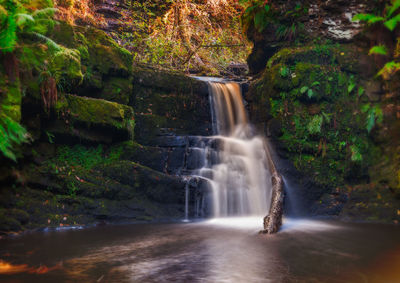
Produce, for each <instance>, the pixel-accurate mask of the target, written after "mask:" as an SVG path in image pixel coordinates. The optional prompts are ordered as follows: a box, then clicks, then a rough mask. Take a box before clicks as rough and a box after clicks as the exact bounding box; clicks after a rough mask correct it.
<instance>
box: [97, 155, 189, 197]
mask: <svg viewBox="0 0 400 283" xmlns="http://www.w3.org/2000/svg"><path fill="white" fill-rule="evenodd" d="M98 169H99V170H101V171H102V172H103V174H104V176H107V177H109V178H111V179H113V180H117V181H118V182H120V183H122V184H126V185H129V186H132V187H136V188H138V189H139V190H140V191H141V192H143V193H144V194H145V195H146V196H147V197H148V198H149V199H151V200H154V201H157V202H160V203H177V204H178V203H183V196H184V188H185V182H184V181H183V180H182V179H181V178H179V177H175V176H170V175H166V174H162V173H160V172H158V171H155V170H152V169H150V168H148V167H145V166H142V165H140V164H137V163H135V162H131V161H119V162H114V163H112V164H109V165H104V166H101V167H99V168H98Z"/></svg>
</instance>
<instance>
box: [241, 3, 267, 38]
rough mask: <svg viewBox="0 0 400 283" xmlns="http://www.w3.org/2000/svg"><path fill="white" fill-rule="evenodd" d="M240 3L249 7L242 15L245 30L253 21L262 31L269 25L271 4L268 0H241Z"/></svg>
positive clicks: (257, 28)
mask: <svg viewBox="0 0 400 283" xmlns="http://www.w3.org/2000/svg"><path fill="white" fill-rule="evenodd" d="M239 3H240V4H242V5H245V4H246V5H247V8H246V9H245V11H244V12H243V15H242V25H243V28H244V30H247V29H248V28H249V26H250V25H251V24H252V23H253V24H254V27H255V28H256V30H257V31H258V32H262V31H263V30H264V29H265V28H266V27H267V25H268V17H269V13H270V10H271V6H270V5H268V4H267V1H263V0H252V1H246V0H240V1H239Z"/></svg>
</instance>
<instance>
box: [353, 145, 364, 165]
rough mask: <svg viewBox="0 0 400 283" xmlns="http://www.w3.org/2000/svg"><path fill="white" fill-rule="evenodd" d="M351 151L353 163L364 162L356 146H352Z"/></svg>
mask: <svg viewBox="0 0 400 283" xmlns="http://www.w3.org/2000/svg"><path fill="white" fill-rule="evenodd" d="M350 150H351V161H355V162H357V161H362V160H363V157H362V155H361V152H360V149H359V148H358V147H357V146H356V145H352V146H350Z"/></svg>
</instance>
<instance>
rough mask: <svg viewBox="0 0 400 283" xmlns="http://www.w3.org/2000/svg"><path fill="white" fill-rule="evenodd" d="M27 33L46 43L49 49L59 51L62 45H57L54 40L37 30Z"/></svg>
mask: <svg viewBox="0 0 400 283" xmlns="http://www.w3.org/2000/svg"><path fill="white" fill-rule="evenodd" d="M27 34H29V35H30V36H32V37H33V38H35V39H37V40H38V41H41V42H43V43H46V44H47V46H48V47H49V48H50V49H53V50H56V51H60V50H62V47H61V46H60V45H58V44H57V43H56V42H54V41H53V40H52V39H50V38H48V37H47V36H45V35H43V34H40V33H37V32H28V33H27Z"/></svg>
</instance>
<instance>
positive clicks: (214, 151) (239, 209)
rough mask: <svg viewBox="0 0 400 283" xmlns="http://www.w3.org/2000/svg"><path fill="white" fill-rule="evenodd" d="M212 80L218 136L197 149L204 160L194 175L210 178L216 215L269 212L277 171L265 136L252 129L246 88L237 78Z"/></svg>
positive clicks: (211, 90)
mask: <svg viewBox="0 0 400 283" xmlns="http://www.w3.org/2000/svg"><path fill="white" fill-rule="evenodd" d="M208 83H209V90H210V104H211V108H212V109H211V110H212V118H213V131H214V134H215V136H212V137H209V139H208V140H207V142H204V141H202V142H201V145H200V146H198V147H197V148H196V149H197V150H199V151H201V152H202V153H203V154H201V155H202V157H203V158H204V160H203V161H202V162H200V163H201V164H202V166H203V167H202V168H201V169H198V170H196V171H195V172H194V174H193V175H196V176H197V177H200V178H202V179H206V180H207V181H208V185H209V187H210V189H211V194H212V197H211V202H212V204H211V207H212V215H213V216H214V217H226V216H249V215H258V216H265V215H266V214H268V212H269V208H270V204H271V194H272V182H271V172H273V171H274V170H275V169H274V166H273V163H272V162H271V159H270V156H269V153H268V149H267V147H266V144H265V142H264V139H263V138H262V137H260V136H256V135H254V133H253V131H252V128H251V125H250V124H249V122H248V119H247V115H246V111H245V107H244V104H243V99H242V94H241V89H240V86H239V85H238V84H237V83H235V82H222V81H212V80H208Z"/></svg>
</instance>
